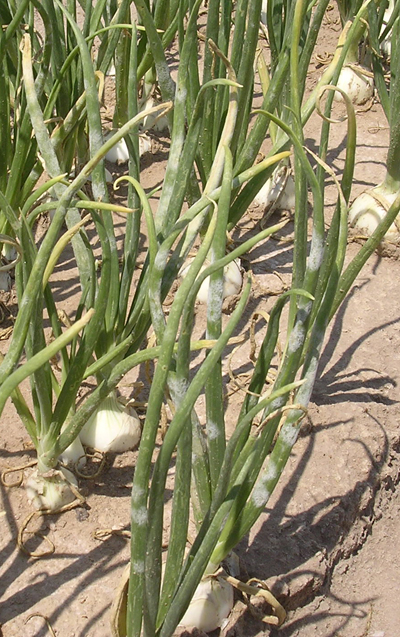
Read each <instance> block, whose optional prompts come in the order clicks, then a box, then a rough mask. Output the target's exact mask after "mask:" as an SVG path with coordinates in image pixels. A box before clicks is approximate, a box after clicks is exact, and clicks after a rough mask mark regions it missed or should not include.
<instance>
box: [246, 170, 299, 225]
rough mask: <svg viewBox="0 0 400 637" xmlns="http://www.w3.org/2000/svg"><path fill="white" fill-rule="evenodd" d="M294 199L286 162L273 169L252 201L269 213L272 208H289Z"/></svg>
mask: <svg viewBox="0 0 400 637" xmlns="http://www.w3.org/2000/svg"><path fill="white" fill-rule="evenodd" d="M295 201H296V200H295V185H294V179H293V176H292V174H291V173H290V172H289V168H288V166H287V165H286V164H285V165H283V166H279V167H278V168H276V169H275V170H274V172H273V173H272V175H271V177H270V178H269V179H267V181H266V182H265V184H264V185H263V187H262V188H261V190H259V191H258V193H257V195H256V196H255V198H254V203H255V204H256V205H258V206H260V207H262V208H263V211H264V212H266V213H269V214H271V213H272V212H273V211H274V210H291V209H292V208H294V206H295Z"/></svg>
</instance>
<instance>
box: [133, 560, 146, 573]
mask: <svg viewBox="0 0 400 637" xmlns="http://www.w3.org/2000/svg"><path fill="white" fill-rule="evenodd" d="M132 566H133V570H134V571H135V573H138V574H141V573H144V562H133V564H132Z"/></svg>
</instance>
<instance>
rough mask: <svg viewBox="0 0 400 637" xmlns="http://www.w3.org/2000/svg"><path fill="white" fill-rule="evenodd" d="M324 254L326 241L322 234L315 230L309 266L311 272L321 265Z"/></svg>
mask: <svg viewBox="0 0 400 637" xmlns="http://www.w3.org/2000/svg"><path fill="white" fill-rule="evenodd" d="M323 255H324V241H323V238H322V237H321V235H320V234H317V233H316V232H315V231H314V233H313V239H312V249H311V252H310V256H309V258H308V268H309V270H311V272H316V271H317V270H318V268H319V267H320V265H321V262H322V257H323Z"/></svg>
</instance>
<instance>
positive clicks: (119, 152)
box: [105, 131, 151, 164]
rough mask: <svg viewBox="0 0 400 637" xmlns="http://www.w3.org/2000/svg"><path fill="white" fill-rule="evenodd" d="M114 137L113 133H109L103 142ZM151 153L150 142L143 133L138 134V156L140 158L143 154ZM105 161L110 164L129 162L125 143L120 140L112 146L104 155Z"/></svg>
mask: <svg viewBox="0 0 400 637" xmlns="http://www.w3.org/2000/svg"><path fill="white" fill-rule="evenodd" d="M113 135H114V133H113V131H111V133H109V134H108V135H107V136H106V138H105V140H106V141H108V140H109V139H110V138H111V137H112V136H113ZM150 151H151V140H150V137H148V136H147V135H146V134H145V133H140V134H139V156H140V157H141V156H142V155H144V154H145V153H149V152H150ZM106 159H107V161H109V162H111V163H112V164H126V163H127V162H128V161H129V151H128V146H127V145H126V141H125V140H124V139H121V140H120V141H119V142H117V143H116V144H114V146H113V147H112V148H111V150H109V151H108V153H107V154H106Z"/></svg>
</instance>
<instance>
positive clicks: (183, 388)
mask: <svg viewBox="0 0 400 637" xmlns="http://www.w3.org/2000/svg"><path fill="white" fill-rule="evenodd" d="M170 386H171V389H172V391H173V392H174V393H175V396H174V398H175V400H178V401H179V402H180V401H182V400H183V398H184V397H185V395H186V392H187V388H188V383H187V381H186V379H185V378H180V379H179V380H178V379H171V380H170Z"/></svg>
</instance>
